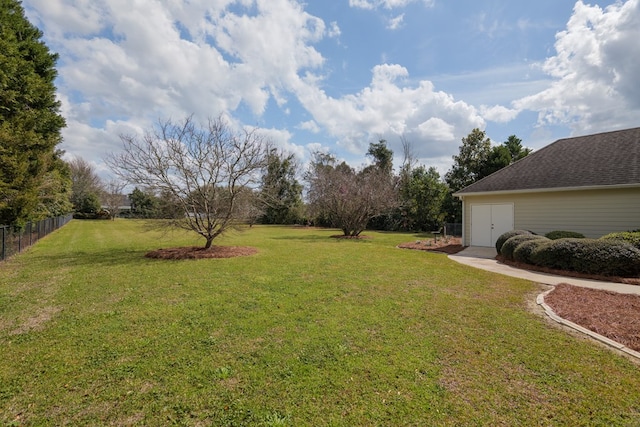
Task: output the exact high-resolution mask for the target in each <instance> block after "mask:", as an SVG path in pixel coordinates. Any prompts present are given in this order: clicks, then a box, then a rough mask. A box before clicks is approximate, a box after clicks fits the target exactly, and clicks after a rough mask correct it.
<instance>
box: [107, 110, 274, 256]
mask: <svg viewBox="0 0 640 427" xmlns="http://www.w3.org/2000/svg"><path fill="white" fill-rule="evenodd" d="M120 139H121V141H122V143H123V151H122V152H120V153H116V154H112V155H111V156H109V157H108V158H107V159H106V162H107V164H108V165H109V166H110V167H111V169H112V170H113V172H114V173H115V174H116V175H117V176H118V177H120V178H121V179H122V180H124V181H126V182H128V183H131V184H136V185H141V186H146V187H150V188H154V189H156V190H158V191H160V192H163V193H165V194H168V195H170V196H171V197H172V198H173V199H174V200H175V201H176V202H177V203H178V204H179V206H180V207H181V210H182V212H183V214H184V215H183V216H181V217H180V218H176V219H173V220H172V225H174V226H177V227H180V228H184V229H186V230H191V231H194V232H195V233H197V234H199V235H200V236H202V237H203V238H205V240H206V244H205V248H209V247H211V244H212V242H213V240H214V239H215V238H216V237H218V236H219V235H220V234H222V233H224V232H225V231H226V230H227V229H228V228H229V227H231V226H233V225H235V224H236V223H237V222H238V221H240V220H241V219H242V218H241V217H242V213H241V212H242V211H243V209H241V206H239V205H240V204H242V203H243V201H244V200H246V199H247V198H246V197H241V196H242V192H243V189H246V188H250V187H252V186H253V185H254V184H255V183H257V181H258V178H259V176H258V172H259V171H260V169H261V168H262V167H263V164H264V161H265V154H266V153H265V151H266V147H267V145H268V144H267V140H266V139H265V138H264V137H263V136H262V135H260V134H259V133H258V132H257V131H256V130H255V129H253V130H246V129H245V130H241V131H234V130H233V129H231V127H230V126H229V125H228V124H227V122H226V121H225V120H224V119H223V118H221V117H219V118H217V119H210V120H209V122H208V124H207V126H206V127H204V128H201V127H198V126H196V124H195V123H194V122H193V118H192V117H187V118H186V119H184V120H183V121H182V122H181V123H173V122H172V121H170V120H166V121H162V122H159V123H158V125H157V126H156V127H155V128H154V129H152V130H150V131H148V132H146V133H145V134H144V135H143V136H142V137H138V136H129V135H121V136H120Z"/></svg>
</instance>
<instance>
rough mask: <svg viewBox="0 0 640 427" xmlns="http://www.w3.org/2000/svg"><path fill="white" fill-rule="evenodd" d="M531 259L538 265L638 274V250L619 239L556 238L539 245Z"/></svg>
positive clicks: (600, 272)
mask: <svg viewBox="0 0 640 427" xmlns="http://www.w3.org/2000/svg"><path fill="white" fill-rule="evenodd" d="M530 258H531V261H532V262H533V263H534V264H536V265H539V266H543V267H549V268H558V269H561V270H570V271H577V272H580V273H587V274H601V275H604V276H623V277H635V276H637V275H639V274H640V250H639V249H637V248H635V247H634V246H632V245H631V244H629V243H627V242H623V241H620V240H596V239H558V240H551V241H549V242H546V243H544V244H542V245H540V246H538V247H537V248H536V249H535V250H534V251H533V252H532V254H531V257H530Z"/></svg>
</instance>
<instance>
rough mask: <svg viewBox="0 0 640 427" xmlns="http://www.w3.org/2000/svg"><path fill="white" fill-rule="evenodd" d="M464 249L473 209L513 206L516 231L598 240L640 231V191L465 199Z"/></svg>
mask: <svg viewBox="0 0 640 427" xmlns="http://www.w3.org/2000/svg"><path fill="white" fill-rule="evenodd" d="M463 201H464V237H465V242H464V244H465V245H469V243H470V240H471V228H470V227H471V226H470V224H471V208H470V207H471V205H472V204H475V203H479V204H487V203H491V204H493V203H513V204H514V227H515V228H516V229H525V230H531V231H533V232H535V233H538V234H545V233H548V232H549V231H553V230H568V231H577V232H579V233H582V234H584V235H585V236H587V237H593V238H597V237H600V236H603V235H605V234H607V233H611V232H614V231H627V230H632V229H640V188H628V189H609V190H582V191H559V192H549V193H518V194H502V195H485V196H472V195H468V196H465V197H464V200H463Z"/></svg>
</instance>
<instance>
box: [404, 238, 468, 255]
mask: <svg viewBox="0 0 640 427" xmlns="http://www.w3.org/2000/svg"><path fill="white" fill-rule="evenodd" d="M398 247H399V248H401V249H415V250H419V251H430V252H442V253H445V254H449V255H451V254H457V253H458V252H460V251H461V250H463V249H464V248H465V247H464V246H462V241H461V239H460V238H459V237H448V238H446V239H444V238H439V239H438V241H435V240H434V239H428V240H420V241H416V242H408V243H401V244H399V245H398Z"/></svg>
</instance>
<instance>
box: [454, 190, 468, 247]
mask: <svg viewBox="0 0 640 427" xmlns="http://www.w3.org/2000/svg"><path fill="white" fill-rule="evenodd" d="M456 197H458V198H460V201H461V202H462V246H468V245H466V240H465V238H466V237H467V236H466V233H465V231H466V229H467V226H466V222H465V218H466V217H465V215H464V213H465V212H464V205H465V203H464V196H456Z"/></svg>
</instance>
